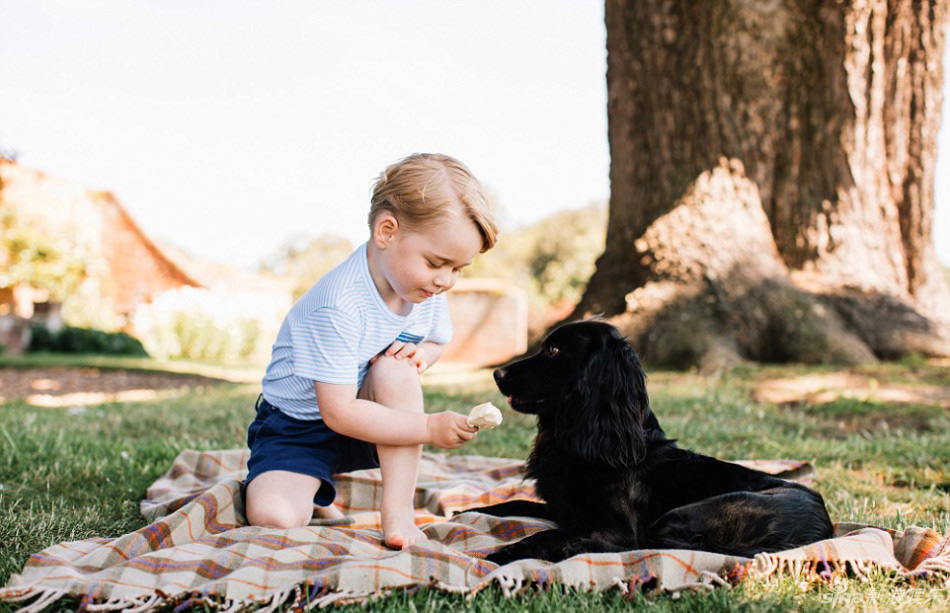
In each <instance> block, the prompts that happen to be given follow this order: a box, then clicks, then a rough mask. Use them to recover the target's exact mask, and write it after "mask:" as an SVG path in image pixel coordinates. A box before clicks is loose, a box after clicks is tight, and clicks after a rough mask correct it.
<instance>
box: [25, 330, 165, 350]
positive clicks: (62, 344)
mask: <svg viewBox="0 0 950 613" xmlns="http://www.w3.org/2000/svg"><path fill="white" fill-rule="evenodd" d="M27 351H31V352H38V351H49V352H53V353H98V354H104V355H127V356H139V357H146V356H148V353H147V352H146V351H145V348H144V347H143V346H142V343H141V342H140V341H139V340H138V339H137V338H135V337H132V336H129V335H128V334H126V333H125V332H103V331H102V330H94V329H91V328H74V327H72V326H66V327H65V328H63V329H62V330H60V331H59V332H52V331H50V330H49V328H47V327H46V326H44V325H42V324H37V325H34V326H32V327H31V328H30V345H29V347H28V348H27Z"/></svg>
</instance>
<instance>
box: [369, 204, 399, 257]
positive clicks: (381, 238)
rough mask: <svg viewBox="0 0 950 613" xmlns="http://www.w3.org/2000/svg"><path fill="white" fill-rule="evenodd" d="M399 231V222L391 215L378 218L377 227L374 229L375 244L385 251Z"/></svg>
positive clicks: (386, 214) (387, 214)
mask: <svg viewBox="0 0 950 613" xmlns="http://www.w3.org/2000/svg"><path fill="white" fill-rule="evenodd" d="M398 229H399V220H397V219H396V217H395V216H394V215H392V214H391V213H383V214H381V215H380V216H379V217H378V218H376V225H375V226H374V227H373V242H374V243H376V246H377V247H379V248H381V249H385V248H386V247H388V246H389V242H390V241H391V240H392V239H393V237H394V236H395V235H396V230H398Z"/></svg>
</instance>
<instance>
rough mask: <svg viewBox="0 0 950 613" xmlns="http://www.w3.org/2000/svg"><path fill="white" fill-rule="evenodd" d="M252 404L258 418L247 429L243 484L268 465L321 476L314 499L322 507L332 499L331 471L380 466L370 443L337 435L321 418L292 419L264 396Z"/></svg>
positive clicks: (264, 470) (332, 473) (269, 467)
mask: <svg viewBox="0 0 950 613" xmlns="http://www.w3.org/2000/svg"><path fill="white" fill-rule="evenodd" d="M255 408H256V409H257V418H256V419H254V421H253V422H251V425H250V426H248V428H247V446H248V447H249V448H250V449H251V457H250V459H249V460H248V461H247V469H248V473H247V479H246V480H245V481H244V488H245V489H246V488H247V484H248V483H250V482H251V480H252V479H254V478H255V477H257V476H258V475H260V474H261V473H265V472H267V471H270V470H286V471H289V472H292V473H298V474H301V475H309V476H311V477H316V478H317V479H320V481H321V484H320V489H319V490H318V491H317V493H316V494H315V495H314V497H313V502H314V503H315V504H317V505H319V506H321V507H325V506H327V505H329V504H332V503H333V500H334V499H335V498H336V487H335V486H334V484H333V475H335V474H337V473H345V472H350V471H352V470H360V469H363V468H377V467H378V466H379V458H378V457H377V455H376V446H375V445H373V444H372V443H367V442H365V441H359V440H356V439H354V438H350V437H348V436H343V435H342V434H338V433H336V432H334V431H333V430H331V429H330V428H328V427H327V425H326V424H325V423H324V422H323V420H322V419H315V420H303V419H294V418H293V417H290V416H289V415H285V414H284V413H282V412H281V411H280V409H278V408H276V407H274V406H272V405H271V404H270V403H269V402H267V401H266V400H264V397H263V396H260V397H259V398H258V399H257V405H256V407H255ZM242 493H243V492H242Z"/></svg>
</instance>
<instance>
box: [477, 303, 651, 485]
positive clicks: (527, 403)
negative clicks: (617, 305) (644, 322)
mask: <svg viewBox="0 0 950 613" xmlns="http://www.w3.org/2000/svg"><path fill="white" fill-rule="evenodd" d="M494 375H495V383H496V384H497V385H498V389H499V390H500V391H501V393H502V394H505V395H506V396H508V399H509V402H510V403H511V407H512V408H513V409H514V410H516V411H518V412H520V413H531V414H535V415H538V418H539V421H538V425H539V428H540V429H541V430H542V431H546V432H548V431H549V432H550V434H551V435H553V436H554V440H555V441H556V443H557V444H558V446H559V447H561V448H562V449H564V450H565V451H566V452H568V453H570V454H572V455H575V456H579V457H581V458H583V459H585V460H588V461H592V462H597V463H603V464H607V465H610V466H615V467H621V466H630V465H631V464H633V463H635V462H637V461H639V460H641V459H642V458H643V456H644V455H645V453H646V435H645V433H644V425H647V426H648V427H653V426H655V429H656V430H657V431H659V432H661V433H662V431H661V430H659V424H658V423H657V422H656V419H655V417H653V414H652V413H651V411H650V400H649V397H648V396H647V390H646V381H645V376H644V374H643V367H642V366H641V365H640V358H639V357H638V356H637V353H636V351H634V350H633V347H631V346H630V345H629V343H627V341H626V340H625V339H624V338H623V336H622V335H621V334H620V332H619V331H618V330H617V329H616V328H615V327H613V326H611V325H610V324H608V323H605V322H602V321H581V322H576V323H572V324H567V325H564V326H560V327H559V328H557V329H556V330H554V331H553V332H551V334H550V335H548V337H547V338H545V339H544V343H543V344H542V346H541V349H540V351H538V353H536V354H535V355H533V356H531V357H528V358H525V359H523V360H519V361H517V362H513V363H511V364H509V365H507V366H505V367H504V368H499V369H497V370H495V373H494Z"/></svg>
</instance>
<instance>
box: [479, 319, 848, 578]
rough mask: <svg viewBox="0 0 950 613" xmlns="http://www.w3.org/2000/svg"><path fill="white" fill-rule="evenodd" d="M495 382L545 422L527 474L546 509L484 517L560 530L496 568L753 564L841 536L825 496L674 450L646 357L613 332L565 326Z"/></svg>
mask: <svg viewBox="0 0 950 613" xmlns="http://www.w3.org/2000/svg"><path fill="white" fill-rule="evenodd" d="M494 375H495V382H496V383H497V385H498V389H499V390H501V392H502V393H503V394H505V395H507V396H509V401H510V403H511V406H512V408H513V409H514V410H516V411H518V412H520V413H529V414H534V415H537V416H538V435H537V438H536V439H535V441H534V448H533V449H532V450H531V454H530V456H529V457H528V461H527V475H528V476H529V477H532V478H534V479H535V480H536V482H537V486H536V487H537V493H538V495H539V496H540V497H541V498H542V499H543V500H544V501H545V503H546V504H540V503H534V502H526V501H515V502H508V503H503V504H499V505H494V506H490V507H483V508H481V509H472V510H476V511H480V512H483V513H488V514H490V515H495V516H499V517H504V516H512V515H520V516H528V517H540V518H545V519H550V520H553V521H554V522H555V523H556V524H557V528H556V529H553V530H547V531H544V532H540V533H537V534H534V535H532V536H529V537H528V538H525V539H523V540H521V541H519V542H517V543H514V544H512V545H508V546H506V547H503V548H501V549H499V550H498V551H495V552H494V553H492V554H491V555H489V556H488V558H487V559H488V560H490V561H492V562H496V563H498V564H505V563H507V562H510V561H512V560H519V559H522V558H540V559H544V560H550V561H552V562H557V561H559V560H563V559H565V558H569V557H571V556H573V555H576V554H579V553H587V552H610V551H627V550H631V549H643V548H669V549H697V550H703V551H714V552H720V553H726V554H733V555H739V556H747V557H751V556H753V555H755V554H757V553H760V552H763V551H780V550H783V549H789V548H792V547H797V546H800V545H804V544H807V543H812V542H815V541H819V540H822V539H826V538H830V537H831V536H832V524H831V520H830V519H829V517H828V512H827V511H826V510H825V505H824V501H823V500H822V498H821V495H819V494H818V493H817V492H815V491H813V490H810V489H808V488H807V487H804V486H802V485H799V484H797V483H792V482H789V481H784V480H782V479H778V478H776V477H772V476H769V475H767V474H765V473H762V472H758V471H755V470H750V469H747V468H744V467H742V466H739V465H738V464H732V463H729V462H723V461H720V460H717V459H715V458H711V457H708V456H703V455H700V454H697V453H693V452H691V451H687V450H685V449H680V448H678V447H677V446H676V444H675V441H674V440H670V439H667V438H666V435H665V434H664V432H663V429H662V428H660V424H659V422H658V421H657V419H656V416H655V415H654V414H653V412H652V411H651V410H650V400H649V398H648V396H647V390H646V383H645V377H644V374H643V368H642V367H641V365H640V360H639V358H638V357H637V354H636V352H635V351H634V350H633V348H632V347H631V346H630V345H629V344H628V343H627V342H626V340H624V338H623V337H622V336H621V334H620V333H619V331H618V330H617V329H616V328H614V327H613V326H611V325H609V324H607V323H604V322H599V321H583V322H578V323H573V324H568V325H565V326H561V327H560V328H558V329H556V330H555V331H554V332H552V333H551V334H550V336H548V337H547V339H545V341H544V344H543V346H542V348H541V350H540V351H539V352H538V353H537V354H535V355H533V356H531V357H529V358H526V359H524V360H521V361H518V362H514V363H512V364H509V365H508V366H506V367H505V368H499V369H497V370H496V371H495V373H494Z"/></svg>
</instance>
